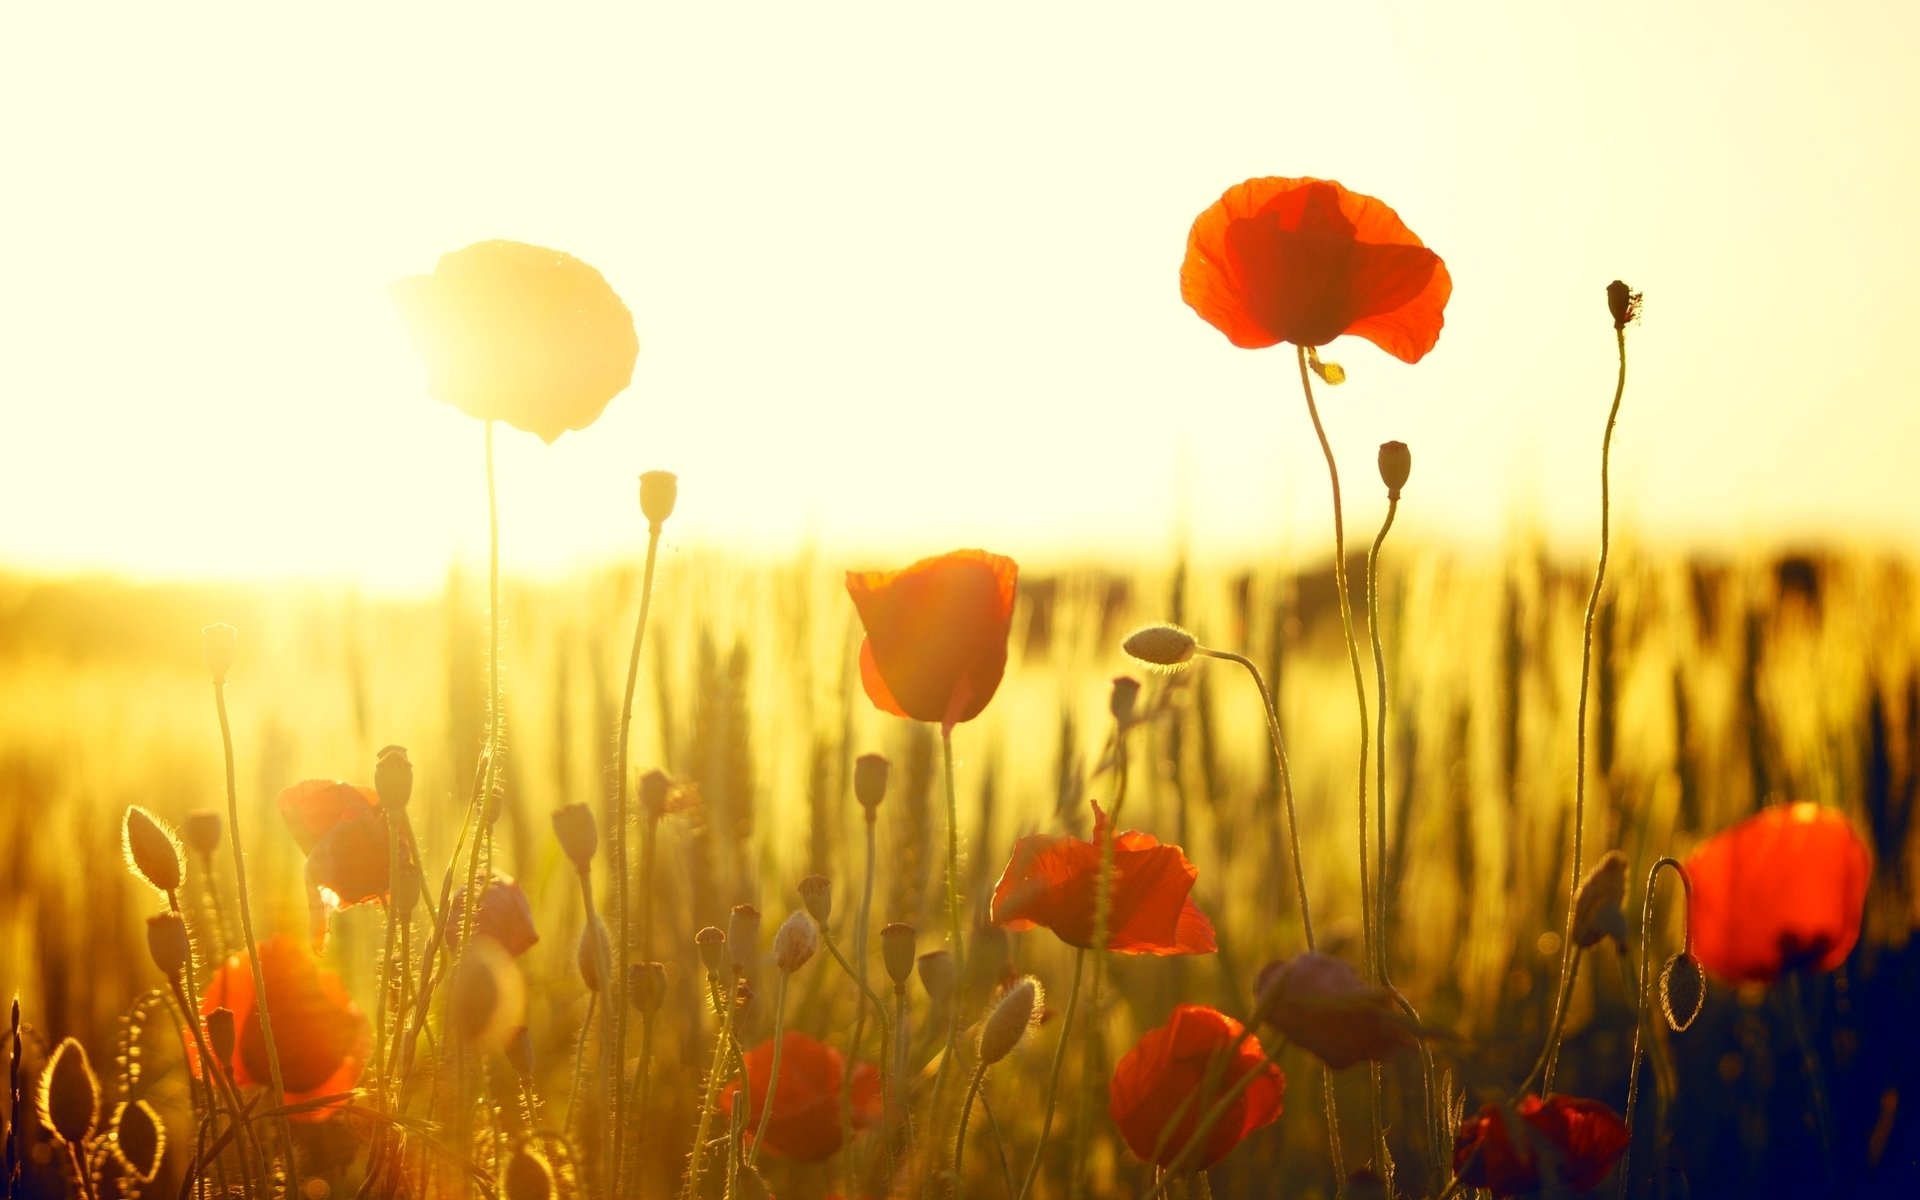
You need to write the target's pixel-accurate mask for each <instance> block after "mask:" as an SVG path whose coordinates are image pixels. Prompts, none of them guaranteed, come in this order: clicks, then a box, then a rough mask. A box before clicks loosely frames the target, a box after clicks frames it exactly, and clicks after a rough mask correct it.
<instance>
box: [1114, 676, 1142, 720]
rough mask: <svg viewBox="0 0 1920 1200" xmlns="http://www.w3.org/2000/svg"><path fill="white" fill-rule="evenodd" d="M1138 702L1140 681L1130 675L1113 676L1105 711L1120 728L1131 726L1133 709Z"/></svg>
mask: <svg viewBox="0 0 1920 1200" xmlns="http://www.w3.org/2000/svg"><path fill="white" fill-rule="evenodd" d="M1139 702H1140V681H1139V680H1138V679H1135V678H1134V677H1133V676H1131V675H1115V676H1114V677H1113V688H1112V690H1111V691H1109V692H1108V693H1107V711H1108V712H1110V713H1112V714H1113V719H1114V720H1115V721H1116V722H1117V723H1119V724H1120V725H1121V726H1123V727H1124V726H1127V725H1131V724H1133V709H1134V706H1135V705H1137V704H1138V703H1139Z"/></svg>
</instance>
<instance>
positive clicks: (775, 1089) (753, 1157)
mask: <svg viewBox="0 0 1920 1200" xmlns="http://www.w3.org/2000/svg"><path fill="white" fill-rule="evenodd" d="M792 977H793V972H792V971H782V972H780V986H779V987H778V988H776V989H775V990H774V994H773V1069H772V1070H771V1071H769V1072H768V1073H767V1094H766V1097H765V1098H764V1099H762V1100H761V1101H760V1124H759V1125H758V1126H757V1127H756V1128H755V1129H754V1131H753V1146H752V1148H750V1149H749V1150H748V1151H747V1166H749V1167H751V1166H753V1164H754V1163H756V1162H758V1161H760V1147H761V1146H763V1145H765V1144H766V1140H767V1124H768V1123H769V1122H771V1121H772V1120H773V1098H774V1097H775V1096H776V1095H778V1094H779V1090H780V1055H781V1052H782V1051H784V1050H785V1049H786V1048H787V1047H786V1041H787V980H789V979H791V978H792Z"/></svg>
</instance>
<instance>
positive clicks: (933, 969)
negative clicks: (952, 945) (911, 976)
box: [920, 950, 955, 1002]
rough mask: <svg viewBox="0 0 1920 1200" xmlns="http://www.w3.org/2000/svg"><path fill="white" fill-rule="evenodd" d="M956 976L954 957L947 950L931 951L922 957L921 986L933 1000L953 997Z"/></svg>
mask: <svg viewBox="0 0 1920 1200" xmlns="http://www.w3.org/2000/svg"><path fill="white" fill-rule="evenodd" d="M954 982H955V975H954V969H953V955H952V954H950V953H948V952H947V951H945V950H929V951H927V952H926V953H925V954H922V955H921V956H920V986H921V987H923V988H925V989H927V995H928V996H930V997H932V998H933V1000H935V1001H936V1002H937V1001H941V1000H945V999H946V998H947V997H948V996H951V995H953V985H954Z"/></svg>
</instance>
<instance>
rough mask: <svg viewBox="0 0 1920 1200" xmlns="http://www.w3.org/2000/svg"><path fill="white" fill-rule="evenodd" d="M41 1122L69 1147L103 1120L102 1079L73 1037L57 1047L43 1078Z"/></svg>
mask: <svg viewBox="0 0 1920 1200" xmlns="http://www.w3.org/2000/svg"><path fill="white" fill-rule="evenodd" d="M39 1101H40V1121H41V1123H42V1124H44V1125H45V1126H46V1127H47V1128H48V1129H50V1130H52V1131H53V1135H54V1136H55V1137H57V1138H59V1139H60V1140H61V1141H63V1142H65V1143H67V1144H68V1145H70V1146H78V1145H80V1144H81V1143H82V1142H84V1141H86V1140H87V1139H88V1138H89V1137H91V1136H93V1127H94V1125H95V1123H97V1122H98V1121H99V1119H100V1080H99V1079H98V1078H96V1077H95V1076H94V1073H93V1064H92V1063H89V1062H88V1061H87V1049H86V1047H85V1046H82V1045H81V1044H80V1043H79V1042H77V1041H75V1040H74V1039H72V1038H67V1039H66V1040H65V1041H63V1042H61V1043H60V1044H59V1045H58V1046H57V1047H55V1048H54V1051H53V1057H52V1058H50V1059H48V1060H47V1069H46V1073H45V1074H44V1075H42V1076H41V1078H40V1096H39Z"/></svg>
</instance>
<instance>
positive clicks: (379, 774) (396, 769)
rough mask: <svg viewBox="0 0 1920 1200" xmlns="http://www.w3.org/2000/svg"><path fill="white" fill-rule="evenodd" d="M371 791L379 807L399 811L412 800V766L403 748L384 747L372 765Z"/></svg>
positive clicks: (405, 749)
mask: <svg viewBox="0 0 1920 1200" xmlns="http://www.w3.org/2000/svg"><path fill="white" fill-rule="evenodd" d="M373 790H374V792H375V793H376V794H377V795H378V796H379V797H380V807H382V808H393V809H400V808H405V807H406V806H407V801H409V800H411V799H413V764H412V763H411V762H409V761H407V748H406V747H405V746H386V747H383V748H382V749H381V751H380V754H379V757H378V758H377V759H376V760H375V762H374V765H373Z"/></svg>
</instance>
